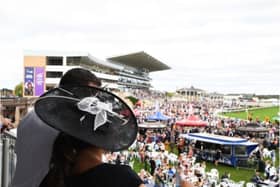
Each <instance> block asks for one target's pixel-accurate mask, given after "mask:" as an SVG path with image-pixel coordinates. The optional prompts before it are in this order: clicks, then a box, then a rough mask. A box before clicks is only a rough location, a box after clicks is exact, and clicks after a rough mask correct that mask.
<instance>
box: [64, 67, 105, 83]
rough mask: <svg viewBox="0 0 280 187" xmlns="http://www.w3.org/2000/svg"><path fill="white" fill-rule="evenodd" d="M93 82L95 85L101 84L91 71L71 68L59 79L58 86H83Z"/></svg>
mask: <svg viewBox="0 0 280 187" xmlns="http://www.w3.org/2000/svg"><path fill="white" fill-rule="evenodd" d="M90 82H94V84H96V86H98V87H99V86H101V81H100V79H99V78H97V77H96V76H95V75H94V74H93V73H91V72H90V71H89V70H87V69H83V68H73V69H71V70H69V71H67V72H66V73H65V74H64V75H63V76H62V78H61V79H60V82H59V86H71V85H78V86H85V85H88V83H90Z"/></svg>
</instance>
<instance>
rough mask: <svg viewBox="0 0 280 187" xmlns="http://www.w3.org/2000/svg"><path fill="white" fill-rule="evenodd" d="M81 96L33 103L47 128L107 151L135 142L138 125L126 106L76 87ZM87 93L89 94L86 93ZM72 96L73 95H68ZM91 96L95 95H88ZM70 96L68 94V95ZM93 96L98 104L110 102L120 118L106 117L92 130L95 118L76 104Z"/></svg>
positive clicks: (91, 89)
mask: <svg viewBox="0 0 280 187" xmlns="http://www.w3.org/2000/svg"><path fill="white" fill-rule="evenodd" d="M77 90H80V92H82V91H83V93H81V94H80V95H79V96H78V98H77V97H76V96H74V94H73V95H72V96H53V95H52V94H48V95H51V96H48V95H47V96H43V97H41V98H39V99H38V100H37V101H36V103H35V112H36V113H37V115H38V116H39V118H41V119H42V120H43V121H44V122H45V123H46V124H48V125H49V126H51V127H53V128H55V129H57V130H59V131H62V132H64V133H66V134H69V135H71V136H73V137H75V138H77V139H80V140H82V141H85V142H87V143H90V144H92V145H95V146H98V147H101V148H104V149H106V150H109V151H120V150H124V149H127V148H128V147H129V146H130V145H131V144H132V143H133V142H134V141H135V139H136V136H137V131H138V126H137V122H136V118H135V116H134V114H133V112H132V110H131V109H130V108H129V106H128V105H127V104H126V103H125V102H124V101H123V100H122V99H120V98H119V97H118V96H116V95H114V94H112V93H110V92H107V91H105V90H102V89H99V88H94V87H77V88H76V90H75V92H76V93H75V92H73V93H75V95H77V93H78V91H77ZM85 92H88V94H85ZM71 93H72V92H71ZM91 94H94V95H91ZM70 95H71V94H70ZM89 96H95V97H97V98H98V99H100V100H101V101H104V102H105V101H106V102H110V103H111V104H112V106H113V109H112V110H113V112H115V113H117V114H119V115H120V116H123V119H125V120H123V119H120V118H118V117H115V116H114V115H108V122H106V123H105V124H104V125H102V126H100V127H98V128H97V129H96V130H94V125H95V124H94V119H95V116H94V115H92V114H90V113H87V112H84V111H81V110H79V109H78V107H77V103H78V102H79V101H80V100H81V99H82V98H84V97H89Z"/></svg>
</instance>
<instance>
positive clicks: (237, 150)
mask: <svg viewBox="0 0 280 187" xmlns="http://www.w3.org/2000/svg"><path fill="white" fill-rule="evenodd" d="M235 155H243V156H245V155H246V147H245V146H236V147H235Z"/></svg>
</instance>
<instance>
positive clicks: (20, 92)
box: [15, 82, 23, 97]
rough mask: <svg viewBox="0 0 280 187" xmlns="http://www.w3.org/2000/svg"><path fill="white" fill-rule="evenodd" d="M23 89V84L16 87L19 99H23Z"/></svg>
mask: <svg viewBox="0 0 280 187" xmlns="http://www.w3.org/2000/svg"><path fill="white" fill-rule="evenodd" d="M22 89H23V83H22V82H21V83H19V84H18V85H16V87H15V95H16V96H18V97H22V91H23V90H22Z"/></svg>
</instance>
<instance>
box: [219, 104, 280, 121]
mask: <svg viewBox="0 0 280 187" xmlns="http://www.w3.org/2000/svg"><path fill="white" fill-rule="evenodd" d="M278 112H279V107H278V106H275V107H269V108H262V109H253V110H250V109H249V110H248V114H249V116H251V117H252V119H253V120H255V119H256V118H259V120H261V121H264V120H265V119H266V118H267V117H268V119H270V120H272V118H273V117H274V116H277V113H278ZM222 115H224V116H228V117H234V118H239V119H247V112H245V111H242V112H228V113H223V114H222Z"/></svg>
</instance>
